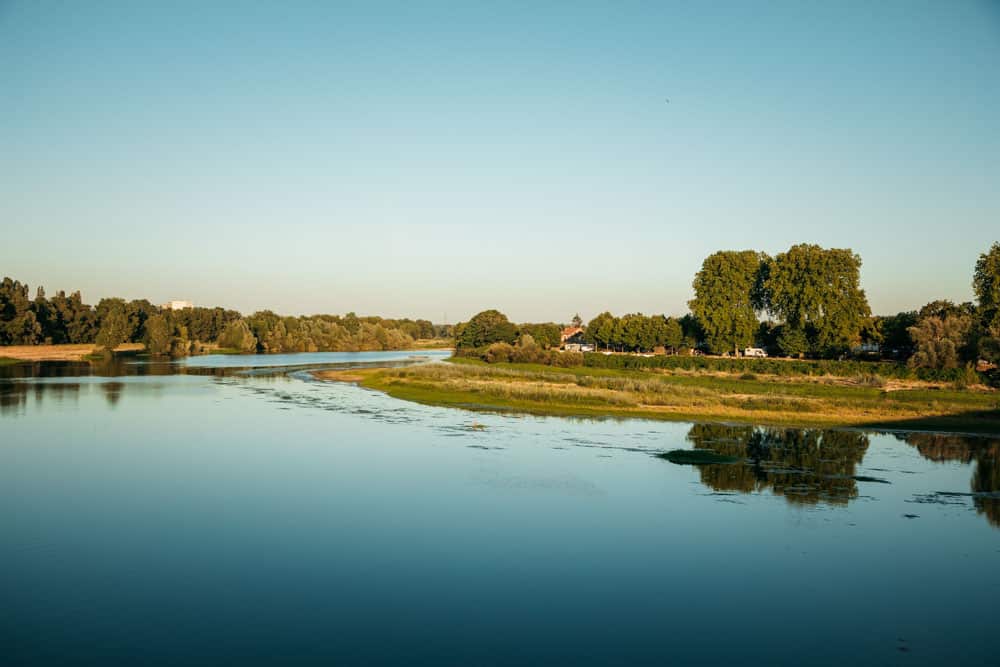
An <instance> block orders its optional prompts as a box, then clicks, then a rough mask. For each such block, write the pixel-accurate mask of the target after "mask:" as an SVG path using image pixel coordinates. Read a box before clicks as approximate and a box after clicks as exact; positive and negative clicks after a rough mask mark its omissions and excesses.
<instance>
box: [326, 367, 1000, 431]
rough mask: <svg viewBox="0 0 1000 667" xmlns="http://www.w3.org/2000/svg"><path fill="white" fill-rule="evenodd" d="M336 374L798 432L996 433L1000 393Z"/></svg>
mask: <svg viewBox="0 0 1000 667" xmlns="http://www.w3.org/2000/svg"><path fill="white" fill-rule="evenodd" d="M350 373H351V375H352V377H351V378H349V379H348V378H343V377H336V372H333V373H329V374H320V377H324V378H326V379H341V380H348V381H354V382H358V383H359V384H361V385H362V386H364V387H367V388H370V389H377V390H381V391H384V392H386V393H388V394H389V395H391V396H394V397H396V398H400V399H404V400H411V401H416V402H419V403H425V404H430V405H441V406H451V407H460V408H468V409H486V410H504V411H516V412H525V413H531V414H542V415H576V416H583V417H642V418H651V419H665V420H680V421H692V420H699V421H704V420H710V421H726V422H745V423H751V422H752V423H758V424H773V425H796V426H825V427H832V426H867V427H872V428H887V429H888V428H901V429H925V430H939V431H961V432H978V433H983V432H987V433H998V432H1000V392H996V391H986V390H983V391H972V390H955V389H949V388H943V387H940V386H934V385H931V384H929V383H909V384H906V385H902V384H901V385H897V386H892V387H889V386H870V385H869V384H868V379H867V378H865V377H860V378H808V379H802V378H800V379H790V378H783V377H779V376H757V375H751V374H741V375H736V374H720V373H713V374H708V373H688V372H680V371H675V372H668V371H649V370H620V369H607V368H588V367H574V368H553V367H550V366H536V365H531V364H492V365H487V364H484V363H482V362H479V361H475V360H469V359H456V360H453V363H448V364H428V365H422V366H411V367H406V368H397V369H364V370H360V371H359V370H352V371H350Z"/></svg>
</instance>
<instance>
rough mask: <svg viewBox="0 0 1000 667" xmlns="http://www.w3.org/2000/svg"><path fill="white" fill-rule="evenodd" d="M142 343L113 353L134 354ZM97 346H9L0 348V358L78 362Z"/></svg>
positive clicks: (120, 347)
mask: <svg viewBox="0 0 1000 667" xmlns="http://www.w3.org/2000/svg"><path fill="white" fill-rule="evenodd" d="M142 348H143V345H142V343H126V344H124V345H120V346H119V347H117V348H115V352H136V351H138V350H141V349H142ZM95 350H97V346H96V345H93V344H90V343H88V344H83V345H9V346H4V347H0V358H7V359H17V360H18V361H80V360H81V359H83V358H84V357H86V356H87V355H88V354H93V353H94V351H95Z"/></svg>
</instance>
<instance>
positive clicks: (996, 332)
mask: <svg viewBox="0 0 1000 667" xmlns="http://www.w3.org/2000/svg"><path fill="white" fill-rule="evenodd" d="M972 288H973V290H974V291H975V293H976V298H977V299H978V300H979V316H980V322H981V324H982V326H983V329H984V330H985V331H986V332H987V333H988V335H990V336H992V337H995V338H996V337H1000V242H997V243H994V244H993V245H992V246H990V249H989V250H988V251H987V252H984V253H983V254H982V255H980V256H979V259H978V260H977V261H976V269H975V272H974V274H973V277H972Z"/></svg>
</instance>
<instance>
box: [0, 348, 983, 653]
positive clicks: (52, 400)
mask: <svg viewBox="0 0 1000 667" xmlns="http://www.w3.org/2000/svg"><path fill="white" fill-rule="evenodd" d="M420 354H429V353H420ZM430 354H434V353H430ZM287 356H288V357H290V358H285V359H282V358H276V357H266V358H264V362H265V363H269V364H271V365H276V366H281V368H279V369H277V370H275V369H272V371H256V372H251V373H246V372H242V371H239V370H236V369H234V368H227V369H225V370H219V369H213V368H212V366H213V365H217V364H224V365H226V366H238V365H241V364H246V363H247V358H245V357H228V358H218V357H216V358H208V357H203V358H199V359H196V360H192V363H191V364H190V365H181V366H172V365H169V364H160V365H134V364H132V365H127V366H120V367H118V368H116V369H111V370H110V371H105V372H119V373H127V375H123V376H119V377H93V376H84V377H77V375H79V373H80V372H86V371H82V370H81V369H85V368H86V367H74V366H71V365H57V366H45V367H36V369H35V371H33V372H32V373H28V372H25V371H23V370H11V369H5V372H7V373H8V375H32V374H43V375H46V376H47V377H22V378H19V379H6V380H0V656H2V657H0V664H3V665H33V664H58V663H72V664H101V665H110V664H143V665H155V664H241V665H243V664H255V663H262V662H271V663H274V664H286V663H294V662H315V663H323V664H331V665H333V664H337V665H340V664H374V663H394V664H453V665H473V664H482V665H491V664H546V665H552V664H566V665H588V664H614V665H622V664H772V665H773V664H781V665H802V664H900V665H931V664H973V665H975V664H987V665H989V664H992V665H997V664H1000V649H998V647H997V644H996V643H995V642H997V639H996V630H997V629H998V628H1000V615H998V610H1000V604H998V602H1000V529H998V528H1000V494H998V493H997V491H998V490H1000V463H998V461H1000V438H998V439H988V438H962V437H957V436H937V435H927V434H899V435H891V434H877V433H860V432H853V431H800V430H785V429H780V430H773V429H771V430H769V429H763V428H751V427H725V426H717V425H703V424H701V425H692V424H674V423H659V422H649V421H579V420H567V419H559V418H544V419H543V418H534V417H517V416H504V415H494V414H476V413H471V412H463V411H455V410H448V409H438V408H431V407H423V406H419V405H414V404H409V403H403V402H399V401H395V400H393V399H390V398H388V397H386V396H384V395H380V394H376V393H371V392H368V391H365V390H362V389H358V388H356V387H353V386H349V385H340V384H327V383H319V382H312V381H309V378H308V376H307V375H306V374H304V373H302V372H301V369H298V370H296V368H295V365H296V364H297V363H299V361H300V360H302V358H301V357H295V356H292V355H287ZM406 356H407V355H406V354H398V353H397V354H388V353H385V354H375V353H369V354H366V355H360V356H358V355H354V356H351V355H347V356H345V355H313V356H311V357H310V358H306V359H304V360H302V361H303V363H307V364H310V365H311V366H313V367H314V366H316V365H319V364H321V363H325V362H346V361H350V362H356V361H361V362H364V361H373V360H378V359H380V358H392V359H404V358H405V357H406ZM171 373H181V374H171ZM693 446H703V447H712V448H714V449H716V450H717V451H721V452H723V453H727V454H732V455H735V456H739V457H740V458H742V459H746V460H747V462H746V463H741V464H736V465H712V466H703V467H700V468H699V467H692V466H680V465H675V464H672V463H669V462H667V461H665V460H662V459H659V458H656V456H655V454H656V453H659V452H662V451H665V450H670V449H677V448H690V447H693Z"/></svg>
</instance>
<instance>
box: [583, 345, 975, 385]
mask: <svg viewBox="0 0 1000 667" xmlns="http://www.w3.org/2000/svg"><path fill="white" fill-rule="evenodd" d="M583 365H584V366H586V367H588V368H606V369H615V370H650V369H664V370H684V371H708V372H723V373H736V374H742V373H755V374H758V375H779V376H785V377H792V376H813V377H820V376H824V375H832V376H836V377H847V378H853V377H857V376H859V375H876V376H878V377H882V378H889V379H898V380H927V381H934V382H954V381H955V379H956V378H958V377H959V375H960V373H959V372H958V371H959V370H961V369H933V368H911V367H908V366H907V365H906V364H903V363H896V362H889V361H856V360H843V361H837V360H806V359H801V360H788V359H755V358H746V357H744V358H719V357H687V356H677V355H669V356H664V355H658V356H654V357H639V356H635V355H624V354H612V355H606V354H601V353H599V352H591V353H587V354H584V355H583Z"/></svg>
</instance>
